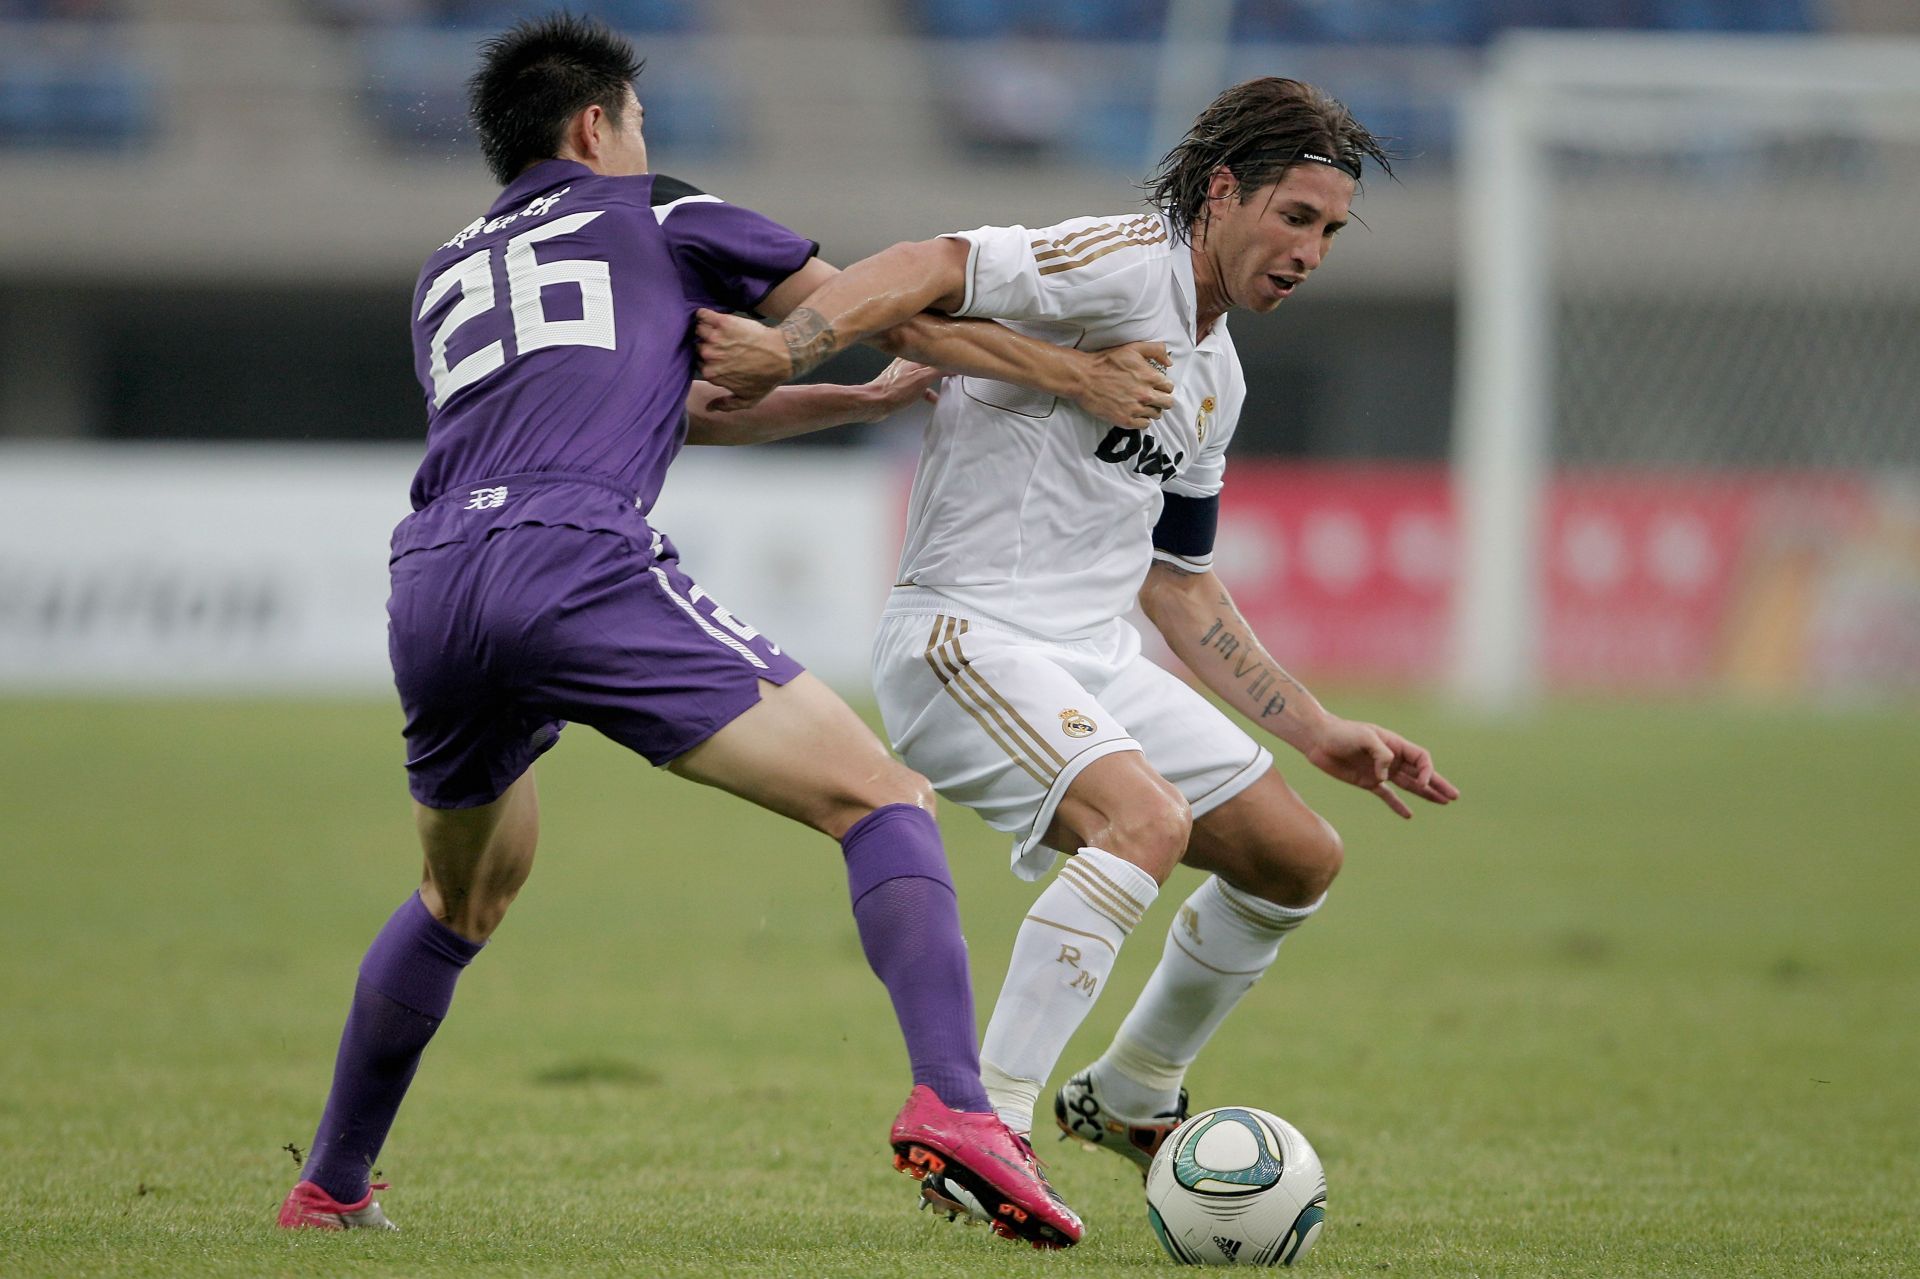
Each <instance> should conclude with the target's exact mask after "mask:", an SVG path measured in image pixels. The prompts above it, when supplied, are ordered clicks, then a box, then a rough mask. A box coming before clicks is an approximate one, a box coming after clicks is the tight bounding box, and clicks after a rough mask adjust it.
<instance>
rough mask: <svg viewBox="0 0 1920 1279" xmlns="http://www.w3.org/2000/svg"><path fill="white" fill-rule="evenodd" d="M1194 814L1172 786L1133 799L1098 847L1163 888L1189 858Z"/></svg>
mask: <svg viewBox="0 0 1920 1279" xmlns="http://www.w3.org/2000/svg"><path fill="white" fill-rule="evenodd" d="M1192 833H1193V810H1192V809H1191V808H1189V807H1188V806H1187V800H1186V796H1184V795H1182V794H1181V793H1180V792H1179V790H1178V789H1177V788H1176V787H1174V786H1173V785H1172V784H1171V783H1169V782H1162V783H1161V784H1160V785H1159V786H1156V787H1155V788H1153V789H1152V790H1151V791H1149V792H1146V793H1144V794H1141V795H1138V796H1136V797H1134V798H1132V799H1131V800H1130V801H1129V802H1128V803H1127V804H1126V805H1125V806H1124V807H1123V808H1122V809H1121V810H1120V811H1119V812H1118V813H1116V814H1115V815H1114V816H1113V819H1112V820H1111V821H1110V822H1109V823H1108V825H1107V829H1106V830H1105V831H1104V832H1102V835H1101V838H1100V842H1099V845H1098V846H1099V847H1101V848H1103V849H1105V850H1106V851H1108V852H1110V853H1112V854H1113V855H1114V856H1116V857H1120V858H1124V859H1125V860H1127V861H1130V862H1132V863H1133V864H1134V865H1136V866H1138V867H1139V868H1140V869H1141V870H1144V871H1146V872H1147V874H1149V875H1151V876H1153V878H1154V882H1155V883H1160V884H1164V883H1166V882H1167V878H1168V876H1170V875H1172V874H1173V868H1174V867H1175V866H1178V865H1179V864H1180V859H1181V858H1183V857H1185V856H1186V855H1187V838H1188V837H1189V836H1190V835H1192Z"/></svg>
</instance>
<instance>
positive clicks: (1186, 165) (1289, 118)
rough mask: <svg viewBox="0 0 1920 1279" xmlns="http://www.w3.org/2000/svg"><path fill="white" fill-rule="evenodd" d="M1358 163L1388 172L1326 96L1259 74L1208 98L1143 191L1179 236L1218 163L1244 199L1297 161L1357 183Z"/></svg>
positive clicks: (1382, 158) (1377, 147)
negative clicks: (1329, 169)
mask: <svg viewBox="0 0 1920 1279" xmlns="http://www.w3.org/2000/svg"><path fill="white" fill-rule="evenodd" d="M1363 158H1364V159H1370V160H1372V161H1373V162H1374V163H1375V164H1377V165H1379V166H1380V168H1381V169H1382V170H1383V171H1385V172H1386V173H1388V174H1391V173H1392V172H1393V166H1392V165H1391V164H1389V163H1388V155H1387V150H1386V148H1385V146H1384V145H1383V144H1382V143H1381V141H1380V139H1378V138H1376V137H1374V136H1373V134H1372V133H1370V132H1368V130H1367V128H1366V126H1365V125H1363V124H1361V123H1360V122H1359V121H1358V120H1356V119H1354V118H1353V113H1352V112H1351V111H1348V110H1347V109H1346V107H1344V106H1342V105H1341V104H1340V103H1339V102H1338V101H1336V100H1335V99H1334V98H1332V97H1331V96H1329V95H1328V94H1327V93H1325V92H1323V91H1321V90H1319V89H1316V88H1314V87H1313V86H1312V85H1310V84H1303V83H1301V82H1300V81H1298V80H1282V79H1281V78H1279V77H1278V76H1262V77H1260V78H1259V79H1257V80H1248V81H1245V82H1244V83H1241V84H1236V85H1234V86H1233V87H1232V88H1231V89H1228V90H1227V91H1226V92H1225V93H1222V94H1221V95H1220V96H1219V97H1217V98H1215V99H1214V100H1213V102H1212V103H1211V104H1210V105H1209V106H1208V107H1207V109H1206V110H1205V111H1202V112H1201V113H1200V116H1199V118H1198V119H1196V120H1195V121H1194V122H1193V127H1192V128H1191V129H1188V130H1187V136H1186V137H1184V138H1182V139H1181V140H1180V144H1179V145H1178V146H1176V147H1174V149H1173V150H1171V151H1169V152H1167V154H1166V157H1165V158H1164V159H1162V160H1161V161H1160V166H1159V168H1158V169H1156V170H1155V171H1154V175H1153V177H1152V178H1151V179H1150V180H1149V181H1148V183H1147V188H1148V190H1149V191H1151V192H1152V200H1153V203H1154V204H1155V205H1156V206H1157V207H1158V208H1159V209H1160V211H1161V212H1162V213H1164V214H1166V215H1167V217H1168V218H1170V219H1172V221H1173V226H1174V230H1175V231H1176V232H1178V233H1179V234H1180V235H1181V236H1182V237H1183V238H1185V237H1187V236H1189V235H1191V233H1192V231H1193V224H1194V222H1195V221H1196V220H1197V219H1198V218H1199V216H1200V211H1201V210H1202V209H1204V208H1205V207H1206V205H1207V186H1208V184H1209V183H1210V182H1211V181H1212V180H1213V173H1214V170H1216V169H1218V168H1220V167H1221V166H1222V165H1224V166H1226V168H1227V169H1228V171H1229V172H1231V173H1232V174H1233V176H1234V177H1235V178H1236V179H1237V180H1238V181H1239V183H1240V192H1241V198H1242V199H1243V200H1244V199H1247V198H1249V197H1251V196H1252V195H1253V193H1254V192H1255V191H1258V190H1260V189H1261V188H1262V187H1265V186H1269V185H1271V184H1273V183H1275V182H1278V181H1279V180H1280V179H1281V177H1282V176H1283V175H1284V174H1285V173H1286V171H1287V170H1288V169H1290V168H1292V167H1293V166H1294V165H1296V164H1301V163H1306V164H1315V163H1319V164H1329V163H1330V164H1332V165H1333V167H1334V168H1337V169H1341V170H1343V171H1345V172H1347V173H1350V174H1352V175H1353V177H1354V180H1355V181H1356V182H1357V181H1359V177H1360V162H1361V160H1362V159H1363Z"/></svg>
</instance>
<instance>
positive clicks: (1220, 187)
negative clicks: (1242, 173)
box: [1207, 164, 1240, 200]
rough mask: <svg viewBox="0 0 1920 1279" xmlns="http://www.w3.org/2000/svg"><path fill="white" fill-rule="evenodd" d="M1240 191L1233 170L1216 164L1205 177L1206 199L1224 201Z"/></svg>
mask: <svg viewBox="0 0 1920 1279" xmlns="http://www.w3.org/2000/svg"><path fill="white" fill-rule="evenodd" d="M1239 190H1240V179H1238V178H1236V177H1234V176H1233V170H1232V169H1229V168H1228V167H1227V166H1226V165H1224V164H1217V165H1215V166H1214V168H1213V172H1212V173H1211V174H1209V175H1207V199H1209V200H1224V199H1226V198H1227V197H1228V196H1230V195H1235V194H1237V193H1238V192H1239Z"/></svg>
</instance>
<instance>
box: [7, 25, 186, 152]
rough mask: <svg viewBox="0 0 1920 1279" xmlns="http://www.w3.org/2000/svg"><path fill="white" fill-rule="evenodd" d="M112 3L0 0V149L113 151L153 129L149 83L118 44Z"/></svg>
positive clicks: (151, 85)
mask: <svg viewBox="0 0 1920 1279" xmlns="http://www.w3.org/2000/svg"><path fill="white" fill-rule="evenodd" d="M122 16H124V6H122V5H121V4H119V3H117V0H0V21H10V22H12V23H14V24H15V26H14V30H15V31H16V33H17V35H16V38H14V39H11V40H8V41H5V42H4V43H0V147H13V148H34V149H45V150H71V151H118V150H124V149H126V148H129V147H132V146H134V145H136V144H138V143H139V142H140V141H141V140H142V139H144V138H146V137H148V136H149V135H150V133H151V131H152V130H153V129H154V128H155V127H156V121H155V115H154V98H155V93H154V79H153V76H152V75H151V74H150V73H149V72H148V70H147V69H146V68H145V67H144V66H142V65H141V63H140V60H139V59H138V58H137V57H135V56H133V55H132V54H131V53H130V52H129V51H128V50H127V49H125V48H124V47H123V46H122V44H121V42H120V41H119V40H118V39H117V29H116V25H115V24H116V22H117V20H118V19H120V18H121V17H122Z"/></svg>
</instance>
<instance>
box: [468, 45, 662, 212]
mask: <svg viewBox="0 0 1920 1279" xmlns="http://www.w3.org/2000/svg"><path fill="white" fill-rule="evenodd" d="M643 65H645V64H644V63H642V62H641V61H640V60H639V59H638V58H636V57H635V56H634V52H633V46H632V45H630V44H628V43H627V42H626V41H625V40H624V39H622V38H621V37H620V36H618V35H615V34H614V33H613V32H612V31H609V30H608V29H607V28H606V27H604V26H602V25H601V24H600V23H598V22H595V21H594V20H593V19H591V18H576V17H575V16H573V15H572V14H571V13H568V12H566V11H565V10H562V11H560V12H558V13H551V14H548V15H547V16H546V17H544V18H528V19H526V20H524V21H522V22H519V23H516V24H515V25H514V26H512V27H511V28H509V29H508V30H506V31H503V32H501V33H500V34H499V35H497V36H494V37H493V38H491V39H489V40H487V41H485V42H483V43H482V44H481V46H480V69H479V70H478V71H476V72H474V73H473V78H472V79H471V80H469V81H468V82H467V95H468V101H469V102H470V104H471V109H472V112H473V125H474V128H475V129H476V130H477V131H478V132H479V134H480V153H481V154H482V155H483V156H485V157H486V161H487V168H489V169H491V170H492V171H493V176H494V177H495V178H497V179H499V181H500V184H501V185H502V186H505V185H506V184H507V183H509V182H511V181H513V179H514V177H515V176H516V175H517V174H518V173H519V172H520V170H522V169H524V168H526V167H527V166H528V165H529V164H532V163H533V162H534V161H536V160H546V159H551V158H552V157H553V155H554V153H555V152H557V151H559V149H560V134H561V132H562V130H564V129H565V128H566V124H567V121H568V120H570V119H572V118H573V116H574V115H575V114H576V113H578V112H580V111H584V110H585V109H586V108H588V107H590V106H597V107H600V108H602V109H604V110H605V111H606V113H607V114H608V115H609V116H611V117H612V118H613V121H614V123H615V124H618V123H620V120H621V114H622V113H623V112H624V111H625V109H626V105H627V90H628V88H630V87H631V86H632V84H633V82H634V79H635V78H636V77H637V76H639V74H640V68H641V67H642V66H643Z"/></svg>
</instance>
